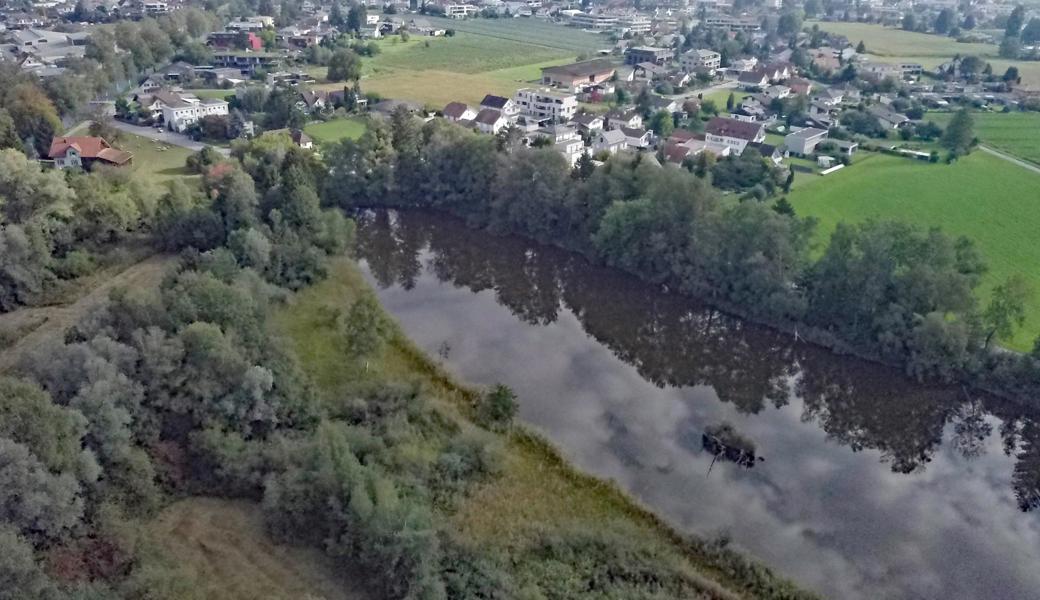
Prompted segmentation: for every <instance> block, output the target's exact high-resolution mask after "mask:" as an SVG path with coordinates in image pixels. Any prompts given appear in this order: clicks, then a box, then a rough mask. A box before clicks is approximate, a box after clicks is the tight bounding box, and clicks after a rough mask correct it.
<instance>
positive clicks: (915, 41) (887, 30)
mask: <svg viewBox="0 0 1040 600" xmlns="http://www.w3.org/2000/svg"><path fill="white" fill-rule="evenodd" d="M806 25H809V26H812V25H819V26H820V29H822V30H824V31H829V32H832V33H837V34H840V35H844V36H846V37H848V38H849V41H850V42H851V43H852V44H853V45H855V44H857V43H859V42H860V41H861V40H862V41H863V43H864V44H866V45H867V53H868V54H872V55H874V56H875V57H877V59H878V60H879V61H882V62H904V61H905V62H916V63H920V64H922V65H924V67H925V68H934V67H936V66H937V65H939V64H941V63H944V62H946V61H948V60H950V59H951V58H953V57H954V55H956V54H960V55H962V56H963V55H965V54H973V55H975V56H979V57H982V58H985V59H986V60H987V61H989V63H990V64H991V65H993V72H994V73H1003V72H1004V71H1005V70H1006V69H1007V68H1008V66H1009V65H1012V64H1014V65H1015V66H1017V67H1018V70H1019V73H1020V74H1021V75H1022V81H1023V83H1027V84H1032V85H1040V62H1037V61H1024V60H1021V61H1009V60H1007V59H1003V58H999V57H998V54H997V46H996V45H995V44H961V43H959V42H957V40H954V39H953V38H949V37H943V36H939V35H931V34H927V33H915V32H911V31H903V30H902V29H897V28H894V27H885V26H883V25H874V24H870V23H840V22H833V23H832V22H822V21H810V22H807V23H806Z"/></svg>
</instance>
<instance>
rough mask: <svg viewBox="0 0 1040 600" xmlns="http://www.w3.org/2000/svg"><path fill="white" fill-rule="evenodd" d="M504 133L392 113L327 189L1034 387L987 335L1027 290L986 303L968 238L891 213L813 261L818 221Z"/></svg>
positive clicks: (825, 332) (851, 344) (915, 360)
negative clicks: (578, 161) (446, 217)
mask: <svg viewBox="0 0 1040 600" xmlns="http://www.w3.org/2000/svg"><path fill="white" fill-rule="evenodd" d="M509 140H510V138H509V137H508V136H500V137H499V138H498V139H497V140H496V139H495V138H492V137H490V136H480V135H475V134H472V133H470V132H468V131H465V130H463V129H462V128H459V127H457V126H454V125H451V124H448V123H444V122H441V121H434V122H430V123H428V124H426V125H422V124H421V122H419V121H417V120H415V119H412V118H411V117H408V116H407V115H406V114H404V113H398V114H395V115H394V116H393V118H392V119H391V120H390V121H389V123H387V124H382V123H373V124H372V126H371V128H370V129H369V131H368V132H367V133H366V134H365V135H364V136H363V137H362V138H361V139H359V140H357V141H349V140H348V141H344V142H342V143H340V144H339V145H337V146H335V147H333V148H331V149H330V150H329V152H328V157H327V161H328V163H329V166H330V171H331V174H330V175H329V177H328V178H327V179H326V186H325V198H326V201H327V202H328V203H330V204H336V205H339V206H342V207H344V208H347V209H352V208H357V207H367V206H416V207H428V208H437V209H443V210H446V211H449V212H451V213H453V214H456V215H458V216H461V217H463V218H464V219H466V220H467V221H468V222H469V223H470V224H471V225H475V226H481V227H489V228H491V229H493V230H498V231H512V232H517V233H522V234H524V235H528V236H531V237H533V238H535V239H537V240H539V241H543V242H546V243H552V244H557V245H560V246H563V247H566V248H569V249H572V250H576V251H579V252H582V253H584V254H586V255H587V256H589V257H592V258H594V259H596V260H600V261H603V262H605V263H606V264H608V265H612V266H616V267H619V268H622V269H624V270H626V271H630V272H632V273H635V274H636V275H638V276H639V277H642V278H643V279H645V280H647V281H650V282H652V283H656V284H665V285H668V286H669V287H671V288H673V289H678V290H681V291H684V292H687V293H691V294H696V295H699V296H702V297H706V298H710V299H712V300H713V301H714V302H716V303H718V304H720V305H722V306H725V307H728V308H730V309H732V310H734V311H736V312H739V313H740V314H743V315H747V316H750V317H753V318H756V319H759V320H763V321H766V322H770V323H773V324H778V325H782V326H785V327H789V328H795V327H796V326H798V325H801V328H800V329H799V330H798V331H799V332H800V334H801V335H803V336H810V337H812V338H813V339H815V340H817V341H820V342H821V343H826V344H828V345H832V346H837V347H839V348H842V349H844V350H846V351H854V352H857V353H859V354H862V355H866V356H871V357H874V358H877V359H881V360H884V361H886V362H891V363H895V364H899V365H902V366H903V367H905V369H906V371H907V372H908V373H910V374H913V375H915V376H917V377H919V378H922V379H924V378H938V379H940V380H944V381H952V380H970V381H976V382H982V383H984V384H985V385H987V386H989V387H995V388H999V389H1001V390H1003V391H1005V392H1008V391H1010V390H1012V389H1014V390H1015V391H1016V393H1017V392H1018V391H1021V390H1023V389H1028V390H1034V389H1036V388H1037V381H1040V378H1038V377H1037V376H1038V375H1040V363H1038V362H1037V357H1035V356H1028V355H1027V356H1016V355H1013V354H1008V353H993V352H990V351H989V349H988V348H986V339H987V337H992V336H991V335H989V334H990V332H991V331H993V330H994V325H995V324H996V323H997V322H1000V323H1001V324H1006V325H1007V327H1006V328H1004V329H1000V331H1001V332H1002V333H1001V335H1005V334H1006V333H1008V332H1011V331H1013V330H1014V328H1015V327H1016V326H1017V325H1020V324H1021V311H1022V305H1023V302H1024V298H1028V295H1029V292H1028V291H1023V290H1021V287H1022V286H1002V287H1001V288H999V289H1000V290H1003V291H1001V293H1000V294H998V299H994V300H993V303H992V304H991V305H990V306H989V307H980V306H978V304H977V301H976V299H975V298H976V296H975V294H974V290H975V288H976V287H977V285H978V282H979V279H980V276H981V274H982V273H983V272H984V271H985V265H984V264H983V261H982V260H981V258H980V257H979V256H978V254H977V252H976V251H975V249H974V247H973V245H972V243H971V242H970V241H969V240H967V239H966V238H959V239H953V238H950V237H949V236H947V235H945V234H943V233H941V232H940V231H938V230H930V231H922V230H920V229H916V228H913V227H908V226H903V225H899V224H893V223H880V222H869V223H866V224H862V225H857V226H848V225H843V226H841V227H839V228H838V229H837V230H836V231H835V232H834V234H833V235H832V237H831V240H830V242H829V243H828V245H827V248H826V251H825V252H824V254H823V256H822V257H820V258H819V259H817V260H813V258H812V257H811V255H810V250H811V248H810V241H811V239H812V232H813V229H814V226H815V224H814V222H813V221H812V220H811V219H804V218H799V217H797V216H794V215H791V214H788V213H789V212H790V211H785V210H774V209H773V207H771V206H769V205H768V204H766V203H763V202H757V201H754V200H752V199H749V197H748V196H745V197H744V198H745V199H744V200H743V201H741V200H737V199H735V198H733V197H724V196H721V195H720V194H719V192H718V190H717V189H716V188H714V187H712V186H711V185H709V184H708V183H707V180H706V179H702V178H699V177H697V176H696V175H694V174H691V173H688V172H686V171H684V170H680V169H672V168H663V169H662V168H661V167H659V166H657V165H656V164H654V163H651V162H649V161H645V160H642V157H641V155H635V156H617V157H614V158H611V159H610V160H609V161H607V163H606V164H605V165H603V166H602V167H599V168H597V169H596V170H595V171H594V172H593V173H591V175H589V176H587V177H570V176H569V175H570V168H569V167H568V165H567V164H566V163H565V162H564V161H563V160H562V159H561V158H560V156H559V155H558V154H557V153H555V152H554V151H552V150H550V149H538V148H526V147H522V146H519V145H516V144H515V143H512V142H510V141H509ZM720 164H721V163H720ZM717 167H718V165H716V168H717ZM694 170H696V169H694ZM724 181H725V178H724ZM753 197H754V195H751V198H753ZM1012 291H1014V292H1015V293H1011V292H1012ZM998 313H999V314H998ZM1009 315H1010V320H1009Z"/></svg>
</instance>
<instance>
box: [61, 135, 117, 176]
mask: <svg viewBox="0 0 1040 600" xmlns="http://www.w3.org/2000/svg"><path fill="white" fill-rule="evenodd" d="M47 158H49V159H51V160H53V161H54V166H55V167H56V168H58V169H90V168H92V167H93V166H94V165H95V164H98V163H100V164H105V165H111V166H115V167H122V166H125V165H129V164H131V163H132V161H133V158H134V157H133V155H132V154H130V153H129V152H124V151H122V150H120V149H118V148H113V147H112V146H111V144H109V143H108V142H106V141H105V140H104V138H99V137H90V136H71V137H56V138H54V139H52V140H51V147H50V150H48V152H47Z"/></svg>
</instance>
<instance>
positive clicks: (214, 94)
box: [185, 89, 235, 100]
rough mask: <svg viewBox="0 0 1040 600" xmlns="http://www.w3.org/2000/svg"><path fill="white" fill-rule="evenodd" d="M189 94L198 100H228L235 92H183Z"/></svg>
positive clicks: (209, 90)
mask: <svg viewBox="0 0 1040 600" xmlns="http://www.w3.org/2000/svg"><path fill="white" fill-rule="evenodd" d="M185 91H186V92H187V93H189V94H195V95H196V96H198V97H199V98H218V99H220V100H227V99H228V98H230V97H232V96H234V95H235V90H223V89H205V90H185Z"/></svg>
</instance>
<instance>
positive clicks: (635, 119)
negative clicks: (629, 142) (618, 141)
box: [606, 109, 643, 129]
mask: <svg viewBox="0 0 1040 600" xmlns="http://www.w3.org/2000/svg"><path fill="white" fill-rule="evenodd" d="M606 125H607V129H620V128H622V127H628V128H629V129H637V128H640V127H642V126H643V115H641V114H640V113H639V111H637V110H634V109H633V110H627V111H621V110H618V109H614V110H612V111H610V112H608V113H607V118H606Z"/></svg>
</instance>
